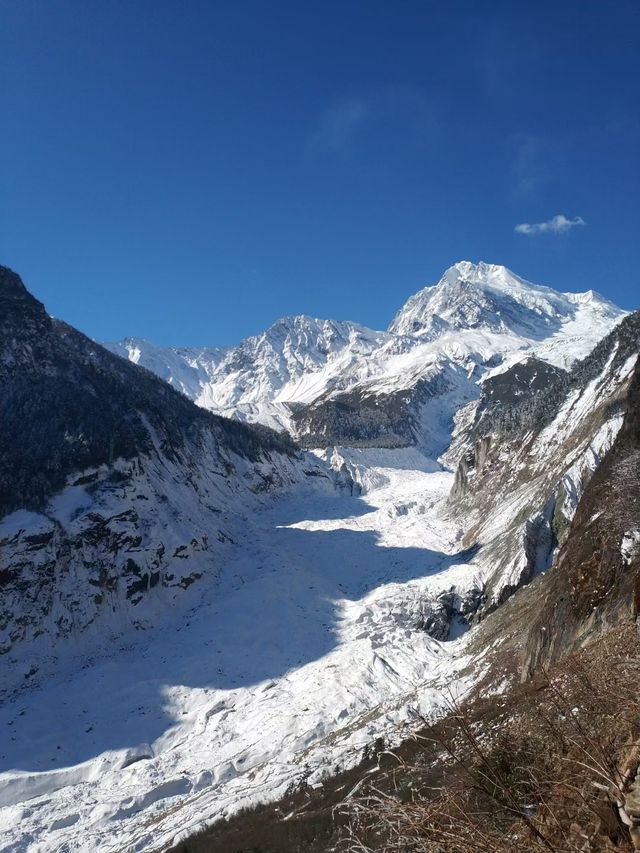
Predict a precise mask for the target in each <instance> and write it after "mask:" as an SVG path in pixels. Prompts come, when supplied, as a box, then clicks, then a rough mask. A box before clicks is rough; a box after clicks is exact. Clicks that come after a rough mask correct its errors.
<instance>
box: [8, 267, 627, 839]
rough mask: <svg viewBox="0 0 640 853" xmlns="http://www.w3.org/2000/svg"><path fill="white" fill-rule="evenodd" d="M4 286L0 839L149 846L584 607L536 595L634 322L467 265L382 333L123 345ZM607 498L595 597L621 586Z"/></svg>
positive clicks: (531, 655) (503, 680) (319, 758)
mask: <svg viewBox="0 0 640 853" xmlns="http://www.w3.org/2000/svg"><path fill="white" fill-rule="evenodd" d="M0 285H1V287H0V299H2V300H3V302H2V306H3V316H2V318H0V322H2V324H3V325H2V328H1V329H0V333H1V335H2V345H3V352H4V354H5V355H4V360H3V366H2V369H3V370H4V371H5V372H4V379H5V381H4V382H3V391H2V395H3V396H2V406H3V412H4V413H5V414H6V417H3V420H2V422H0V430H1V431H2V432H1V436H2V442H1V444H0V451H1V452H2V454H3V457H2V458H3V465H4V467H3V471H4V473H3V474H2V475H0V476H1V477H2V478H3V479H2V490H1V492H0V494H1V496H2V500H3V507H4V517H3V518H2V520H1V521H0V545H1V547H2V559H3V563H2V567H1V569H2V574H1V575H0V578H1V581H2V584H3V593H4V594H3V599H2V623H1V625H0V628H1V629H2V631H3V642H4V652H5V654H4V656H3V662H4V663H5V667H4V669H3V672H2V688H3V690H4V691H5V695H6V696H7V699H6V701H5V702H4V705H3V707H2V708H0V728H1V729H2V730H3V731H4V732H6V733H7V735H8V737H7V738H6V740H5V743H4V744H3V747H2V750H0V804H2V806H3V807H2V809H1V810H0V839H2V843H3V844H5V846H7V847H8V849H11V850H31V849H33V850H39V849H65V850H67V851H80V850H87V849H91V850H100V851H111V850H125V849H126V850H154V849H157V850H161V849H166V847H167V846H168V845H170V844H172V843H174V842H176V841H177V840H179V839H180V838H183V837H185V836H190V835H191V834H192V833H195V832H196V831H197V830H198V829H199V828H202V826H204V825H207V824H209V823H211V822H215V821H216V820H219V819H220V818H223V817H231V816H232V815H233V814H234V813H236V812H237V811H238V810H239V809H240V808H242V807H245V806H255V805H256V804H257V803H259V802H264V801H273V800H277V799H278V798H279V797H281V796H282V795H284V794H285V792H287V791H288V790H291V789H292V788H293V787H296V788H297V789H299V790H300V791H302V792H307V793H309V792H313V791H320V790H321V789H322V788H323V786H327V789H329V787H330V786H331V784H332V783H331V782H330V781H329V780H328V777H330V776H331V775H332V774H334V773H336V772H339V771H343V770H345V769H348V768H354V767H357V765H358V763H359V761H360V760H361V758H362V756H363V754H367V755H370V754H371V752H372V749H374V747H373V746H372V745H373V744H375V743H376V742H377V743H378V744H380V743H385V744H386V745H387V746H388V745H393V744H397V743H399V742H400V741H401V740H402V739H403V738H404V737H406V736H408V735H409V734H410V733H411V732H412V731H413V730H414V729H415V728H416V726H418V725H420V721H421V720H424V719H434V718H435V717H437V716H438V715H439V714H442V713H443V711H444V710H446V705H447V702H448V701H450V698H451V697H452V696H457V697H459V699H460V700H461V701H462V700H463V699H464V697H465V696H472V695H473V691H474V690H477V689H478V688H479V686H481V685H482V689H483V690H488V691H496V690H498V689H506V685H507V684H508V683H509V680H510V679H513V678H515V679H516V680H517V679H518V678H519V677H520V674H521V673H525V674H527V673H531V672H534V671H535V670H536V669H537V667H538V665H539V663H540V662H541V661H547V660H555V659H556V658H557V655H558V654H559V655H560V656H561V655H562V653H563V650H565V649H570V648H573V646H572V645H571V643H575V642H579V641H580V637H582V636H583V634H582V633H581V632H583V629H584V631H586V632H587V633H588V632H589V631H591V630H592V631H593V632H595V633H597V631H599V630H600V629H601V627H602V626H603V625H605V624H608V622H607V620H608V619H609V618H610V617H609V615H606V616H605V615H603V617H602V618H600V617H597V616H594V617H591V616H589V614H588V613H587V612H586V610H585V614H584V618H582V617H581V620H582V621H580V620H578V621H575V622H571V620H570V619H569V618H567V617H566V612H565V610H563V609H562V607H564V608H566V607H568V606H569V605H568V604H563V605H562V607H561V608H560V609H559V610H558V609H557V606H556V599H554V597H553V596H554V595H556V593H549V595H550V596H551V597H550V598H547V599H544V602H545V603H544V605H541V604H540V602H542V601H543V598H542V597H541V595H540V593H539V592H537V590H540V589H543V590H544V589H551V587H548V586H547V585H548V584H551V583H552V581H551V580H549V579H552V578H553V577H557V576H558V574H557V572H558V571H559V567H560V565H561V562H562V560H566V559H567V558H566V557H565V556H563V555H566V554H567V553H571V551H572V546H571V543H572V542H573V541H575V540H574V539H573V538H572V531H573V530H574V528H575V526H576V525H579V524H585V523H586V522H585V521H584V513H583V507H584V506H586V504H585V501H587V500H590V498H588V495H590V494H592V489H593V488H595V486H592V484H595V483H597V478H596V477H595V476H594V472H596V474H597V475H598V476H600V475H599V474H598V472H600V471H606V470H607V467H606V466H607V465H608V464H611V463H610V462H609V461H608V460H611V459H614V458H615V454H616V453H618V450H617V448H619V447H620V446H621V442H627V444H625V445H624V446H625V447H627V446H630V445H629V444H628V442H629V441H630V440H631V439H629V437H628V436H629V430H633V423H634V422H635V421H634V420H633V418H634V417H635V414H634V412H635V411H636V407H637V401H636V397H637V395H636V392H635V391H634V389H635V388H636V386H637V366H636V363H637V356H638V351H639V349H640V341H639V333H638V332H639V330H638V315H630V316H628V317H624V312H621V311H620V310H619V309H617V308H616V307H615V306H613V305H611V303H608V302H607V301H606V300H603V299H602V298H601V297H598V296H597V295H596V294H593V293H587V294H560V293H558V292H555V291H552V290H550V289H548V288H542V287H538V286H535V285H530V284H528V283H526V282H524V281H523V280H522V279H519V278H518V277H517V276H515V275H514V274H512V273H510V272H509V271H507V270H505V269H504V268H503V267H495V266H491V265H486V264H480V265H472V264H468V263H461V264H457V265H456V266H455V267H452V268H451V269H450V270H449V271H447V273H446V274H445V275H444V277H443V279H442V280H441V281H440V282H439V283H438V285H436V286H434V287H433V288H426V289H425V290H424V291H421V292H420V293H419V294H417V295H416V296H415V297H413V298H412V299H411V300H410V301H409V303H408V304H407V306H405V308H404V309H403V310H402V311H401V312H400V314H399V315H398V316H397V317H396V319H395V320H394V322H393V324H392V325H391V327H390V330H389V331H388V332H384V333H376V332H370V331H368V330H364V329H362V327H358V326H356V325H355V324H348V323H347V324H344V323H337V322H334V321H327V322H326V323H325V322H321V321H312V320H309V319H308V318H293V319H290V320H286V321H282V323H281V324H277V325H276V327H273V328H272V329H271V330H269V331H268V332H267V333H265V335H263V336H260V337H259V338H255V339H250V340H249V341H247V342H245V343H244V344H243V345H241V347H240V348H238V349H237V350H232V351H219V350H208V351H206V352H203V351H198V352H196V351H187V350H180V351H176V350H171V351H168V352H167V351H162V350H159V349H157V348H156V349H154V350H153V351H152V350H151V349H150V348H149V347H146V345H138V344H134V343H131V342H129V343H127V344H126V345H124V350H123V348H122V347H115V349H116V350H119V351H123V352H124V353H125V354H126V355H127V357H128V358H127V359H121V358H118V357H117V356H115V355H113V354H111V353H109V352H107V351H106V350H104V349H103V348H102V347H100V346H98V345H96V344H95V343H93V342H91V341H89V340H88V339H87V338H85V337H84V336H82V335H81V334H80V333H79V332H76V331H75V330H73V329H71V328H70V327H68V326H66V325H65V324H62V323H60V322H58V321H55V320H52V319H51V318H49V317H48V316H47V315H46V312H45V311H44V309H43V308H42V306H41V305H40V304H39V303H38V302H37V300H35V299H34V298H33V297H31V296H30V295H29V294H28V293H27V292H26V291H25V290H24V288H23V286H22V284H21V282H20V281H19V279H18V278H17V277H16V276H15V275H14V274H12V273H10V272H9V271H7V270H3V271H2V277H1V279H0ZM136 347H137V349H136ZM590 350H592V351H591V352H590ZM152 356H153V357H152ZM149 359H151V361H152V362H153V363H151V361H149ZM130 361H134V362H140V364H131V363H130ZM145 362H147V363H148V364H149V366H150V367H152V368H153V370H154V371H155V372H156V373H158V374H161V375H163V376H164V378H165V379H168V380H170V384H172V385H174V386H178V388H180V389H181V390H182V391H185V392H187V393H188V394H189V395H190V396H191V397H192V398H194V399H195V400H197V401H198V402H199V403H200V404H202V405H200V406H196V405H194V403H193V402H191V401H190V400H189V399H187V397H186V396H185V395H184V394H182V393H179V392H178V391H177V390H175V389H172V388H170V387H169V384H167V383H166V382H164V381H162V380H161V379H160V378H159V377H157V376H155V375H153V374H152V373H150V372H149V371H147V370H145V369H143V367H141V366H140V365H141V364H144V363H145ZM178 377H180V378H178ZM204 404H206V405H207V406H209V407H210V408H213V409H214V410H216V411H224V412H226V413H229V414H233V415H234V416H236V418H237V419H236V420H233V421H229V420H227V419H225V418H222V417H220V416H219V415H216V414H214V413H212V412H210V411H206V410H205V408H204V407H203V405H204ZM261 417H264V418H265V419H266V420H267V421H268V422H270V423H272V424H277V425H279V426H284V425H286V426H287V427H288V429H289V430H291V432H292V433H293V435H294V436H295V437H296V438H297V440H298V441H299V442H301V443H303V444H305V445H306V446H307V447H311V448H313V452H309V451H301V450H299V449H298V448H297V447H296V446H295V445H294V444H293V443H292V441H291V439H290V438H288V437H287V436H283V435H282V434H277V433H275V432H273V431H271V430H269V429H265V428H264V427H255V426H252V425H250V424H243V423H240V422H239V421H238V419H241V420H253V419H260V418H261ZM625 436H626V437H625ZM338 438H339V439H340V440H339V441H338V440H337V439H338ZM603 460H604V464H603ZM625 460H626V461H624V462H621V463H620V464H621V465H622V468H623V469H624V471H626V472H627V474H626V476H629V477H632V478H633V477H634V476H635V474H634V470H635V469H634V468H633V464H632V463H629V461H628V459H627V457H626V456H625ZM629 465H631V467H629ZM621 470H622V469H621ZM602 488H603V489H605V491H606V486H603V487H602ZM604 499H605V498H604V497H603V495H601V496H600V497H599V498H598V500H600V501H604ZM627 510H628V511H627V512H626V515H624V518H625V521H624V525H623V526H624V530H618V527H612V528H611V529H612V530H614V531H615V532H614V533H612V537H613V538H612V539H611V541H610V543H609V545H608V546H607V547H609V548H610V549H613V551H615V549H616V548H617V549H618V552H619V553H620V555H621V557H620V560H622V561H623V562H620V560H618V561H617V562H616V563H615V567H613V564H612V568H611V571H610V572H609V574H607V575H606V577H604V576H603V578H602V579H601V580H602V583H601V582H600V580H599V581H598V583H597V584H595V585H594V590H593V595H596V593H597V590H599V589H601V588H602V589H603V590H606V589H607V588H608V587H607V583H609V581H610V579H611V577H613V578H614V581H611V583H609V586H611V584H612V583H615V584H618V583H620V584H621V586H620V589H621V590H622V589H623V587H624V589H625V590H628V589H630V587H629V585H628V584H627V581H626V580H624V577H625V576H624V569H623V568H622V567H623V565H627V563H625V562H624V560H626V559H627V556H629V555H630V556H629V559H630V560H634V559H635V558H636V556H635V555H636V550H634V549H636V544H637V536H636V527H635V526H634V518H635V515H634V513H635V508H634V505H630V507H627ZM597 512H598V510H597V509H595V510H594V511H593V512H591V514H590V516H589V518H591V516H595V515H596V513H597ZM593 521H594V523H595V522H596V521H597V519H594V520H593ZM620 523H622V522H620ZM594 529H595V528H594ZM604 530H605V528H604V527H603V535H604ZM618 539H620V542H618V541H617V540H618ZM585 541H590V540H585ZM613 551H612V552H613ZM607 553H609V552H607ZM558 555H560V561H561V562H560V563H557V560H558ZM551 567H553V568H551ZM575 571H579V569H575ZM554 572H556V575H554ZM605 574H606V573H605ZM597 576H598V577H600V575H597ZM607 578H609V580H607ZM577 582H578V580H576V583H577ZM625 584H627V585H626V586H625ZM571 588H572V589H573V587H571ZM530 593H531V596H530V595H529V594H530ZM626 594H627V593H626V592H623V593H621V598H620V600H621V601H622V600H623V599H624V595H626ZM566 595H567V593H566V591H563V592H558V593H557V596H558V599H562V600H563V601H565V600H566ZM563 596H564V598H563ZM587 597H588V596H585V597H584V601H585V602H586V600H587ZM605 597H606V594H605ZM581 600H582V598H581ZM594 601H596V599H594ZM523 602H525V603H526V607H525V610H522V607H523ZM596 604H597V606H596V608H595V611H594V612H602V613H603V614H604V613H606V614H608V613H609V611H599V610H598V607H599V605H598V602H597V601H596ZM539 607H540V609H538V608H539ZM584 607H585V608H586V607H587V605H586V604H584ZM556 612H557V618H556V622H555V623H552V622H544V623H541V622H540V620H541V619H545V620H548V619H550V614H551V613H556ZM510 614H512V615H510ZM513 614H515V615H513ZM520 614H524V615H520ZM590 619H591V622H590V621H589V620H590ZM553 625H555V626H557V630H556V628H555V627H553ZM572 626H573V627H572ZM580 626H582V627H580ZM584 626H587V627H584ZM551 627H553V637H558V638H561V637H563V638H564V639H558V640H557V641H553V640H546V639H545V638H546V634H545V631H547V630H551ZM527 632H529V633H527ZM563 632H564V634H563ZM541 638H542V639H541ZM554 642H555V645H554ZM506 660H508V661H510V662H511V664H510V665H511V669H509V667H507V666H506V664H505V661H506ZM514 662H515V663H514ZM52 719H53V720H55V721H56V722H55V724H53V725H52V724H51V720H52ZM374 751H375V750H374ZM349 772H351V771H349ZM306 795H307V794H304V796H306ZM291 826H293V827H294V830H292V832H294V834H295V831H297V830H295V826H298V824H297V823H296V822H295V821H292V822H291ZM292 837H293V836H292ZM87 839H90V841H89V842H88V841H87ZM292 843H293V842H292ZM87 844H90V845H91V846H90V847H88V846H87ZM217 849H221V850H222V849H236V848H225V847H219V848H217ZM237 849H243V848H242V847H238V848H237ZM264 849H265V850H270V849H271V848H269V847H265V848H264ZM274 849H275V848H274ZM278 849H280V848H278ZM291 849H294V848H293V847H292V848H291Z"/></svg>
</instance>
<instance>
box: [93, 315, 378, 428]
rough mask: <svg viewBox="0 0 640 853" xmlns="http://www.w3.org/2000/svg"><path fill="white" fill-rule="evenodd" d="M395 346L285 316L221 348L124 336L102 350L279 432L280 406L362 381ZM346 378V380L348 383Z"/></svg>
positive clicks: (349, 329)
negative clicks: (377, 356) (370, 361)
mask: <svg viewBox="0 0 640 853" xmlns="http://www.w3.org/2000/svg"><path fill="white" fill-rule="evenodd" d="M389 343H391V344H392V345H393V344H394V343H395V341H394V340H393V338H392V336H390V335H388V334H386V333H384V332H374V331H372V330H371V329H367V328H365V327H364V326H359V325H357V324H356V323H349V322H340V321H337V320H316V319H314V318H313V317H306V316H298V317H284V318H283V319H281V320H279V321H278V322H277V323H274V324H273V326H271V327H270V328H268V329H267V330H266V332H263V333H262V334H261V335H256V336H255V337H251V338H247V339H246V340H244V341H242V343H241V344H240V345H239V346H237V347H231V348H228V349H215V348H201V349H195V348H194V349H190V348H187V347H179V348H178V347H166V348H162V347H158V346H155V345H154V344H151V343H149V342H147V341H142V340H139V339H136V338H126V339H125V340H124V341H121V342H120V343H115V344H106V345H105V346H106V347H107V348H108V349H110V350H111V351H112V352H115V353H117V354H118V355H122V356H124V357H125V358H128V359H130V360H131V361H133V362H135V363H136V364H140V365H141V366H143V367H146V368H148V369H149V370H152V371H153V372H154V373H156V374H157V375H158V376H161V377H162V378H163V379H165V380H166V381H167V382H169V383H170V384H171V385H174V386H175V387H176V388H178V389H179V390H180V391H182V392H183V393H185V394H187V396H189V397H191V398H192V399H193V400H194V401H195V402H196V403H197V404H198V405H199V406H202V407H204V408H206V409H209V410H211V411H214V412H217V413H218V414H222V415H225V416H227V417H236V418H239V419H241V420H251V421H261V422H262V423H266V424H268V425H270V426H275V427H278V428H282V427H283V426H287V425H288V424H289V422H290V412H289V409H288V406H287V403H289V402H290V401H296V402H307V401H310V400H313V399H314V398H315V397H316V396H317V395H318V394H319V393H320V392H321V391H325V390H326V389H327V388H331V387H334V386H340V385H341V384H342V383H343V382H345V381H355V379H357V378H358V377H361V376H363V375H367V367H366V359H367V357H368V356H370V355H371V354H372V353H377V352H379V351H380V350H381V349H382V350H384V349H385V346H386V345H388V344H389ZM347 378H348V379H347Z"/></svg>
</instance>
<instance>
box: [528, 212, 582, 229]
mask: <svg viewBox="0 0 640 853" xmlns="http://www.w3.org/2000/svg"><path fill="white" fill-rule="evenodd" d="M586 224H587V223H586V222H585V221H584V219H583V218H582V217H581V216H576V217H575V218H574V219H567V217H566V216H565V215H564V214H563V213H558V214H557V215H556V216H554V217H553V218H552V219H549V220H547V222H534V223H533V224H530V223H529V222H522V223H521V224H520V225H516V227H515V229H514V230H515V232H516V234H564V233H565V231H570V230H571V229H572V228H575V227H576V226H578V225H586Z"/></svg>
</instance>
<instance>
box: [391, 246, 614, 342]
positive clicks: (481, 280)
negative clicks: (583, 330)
mask: <svg viewBox="0 0 640 853" xmlns="http://www.w3.org/2000/svg"><path fill="white" fill-rule="evenodd" d="M581 308H583V309H588V310H591V311H595V312H597V313H601V314H605V315H607V316H608V317H610V318H611V319H614V318H621V317H622V316H623V314H624V312H623V311H621V310H620V309H619V308H617V307H616V306H615V305H613V303H611V302H608V300H606V299H604V298H603V297H601V296H599V295H598V294H597V293H595V292H594V291H588V292H587V293H560V292H559V291H557V290H554V289H553V288H551V287H545V286H543V285H540V284H533V283H532V282H529V281H526V279H524V278H521V277H520V276H518V275H516V274H515V273H514V272H512V271H511V270H509V269H507V267H505V266H501V265H500V264H489V263H486V262H484V261H480V262H479V263H473V262H471V261H459V262H458V263H456V264H454V265H453V266H451V267H449V269H448V270H446V272H445V273H444V275H443V276H442V278H441V279H440V281H439V282H438V283H437V284H435V285H432V286H431V287H425V288H423V289H422V290H420V291H418V293H416V294H415V295H414V296H412V297H411V298H410V299H409V300H408V301H407V302H406V304H405V305H404V307H403V308H402V309H401V310H400V311H399V313H398V314H397V315H396V317H395V318H394V320H393V322H392V324H391V326H390V327H389V331H391V332H393V333H395V334H403V335H414V336H415V335H417V336H419V337H422V338H425V339H427V340H430V339H433V338H435V337H438V336H439V335H441V334H442V333H444V332H446V331H448V330H459V331H463V330H467V329H483V330H486V331H492V332H507V333H509V332H515V333H516V334H518V335H522V336H525V337H532V338H539V337H541V336H546V335H548V334H549V332H550V331H551V330H552V329H553V327H557V326H558V325H559V324H562V323H563V322H566V321H568V320H571V319H574V318H575V316H576V314H577V312H578V311H579V310H580V309H581Z"/></svg>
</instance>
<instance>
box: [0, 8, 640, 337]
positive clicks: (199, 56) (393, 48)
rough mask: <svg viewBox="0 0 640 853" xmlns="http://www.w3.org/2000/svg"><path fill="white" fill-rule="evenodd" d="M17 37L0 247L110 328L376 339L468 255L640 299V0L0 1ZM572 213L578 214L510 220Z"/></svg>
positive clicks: (49, 291) (97, 325)
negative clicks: (319, 331) (310, 326)
mask: <svg viewBox="0 0 640 853" xmlns="http://www.w3.org/2000/svg"><path fill="white" fill-rule="evenodd" d="M0 26H1V31H2V51H0V97H1V103H0V107H1V112H0V115H1V116H2V130H1V132H0V191H1V198H2V204H1V207H0V262H2V263H5V264H8V265H9V266H11V267H13V268H14V269H16V270H17V271H18V272H20V273H21V275H22V276H23V278H24V279H25V281H26V283H27V285H28V286H29V287H30V289H31V290H32V291H33V292H34V293H35V294H36V295H37V296H38V297H39V298H40V299H42V300H43V301H44V302H45V304H46V305H47V307H48V309H49V311H50V312H51V313H53V314H55V315H56V316H59V317H62V318H64V319H66V320H67V321H69V322H71V323H73V324H74V325H76V326H78V327H79V328H80V329H82V330H83V331H85V332H86V333H88V334H90V335H91V336H92V337H95V338H97V339H102V340H105V339H106V340H108V339H116V338H121V337H123V336H125V335H129V334H132V335H140V336H144V337H147V338H150V339H151V340H155V341H157V342H159V343H176V344H187V343H191V344H229V343H233V342H236V341H238V340H239V339H240V338H242V337H244V336H246V335H248V334H253V333H256V332H258V331H260V330H261V329H263V328H265V327H266V326H267V325H269V324H270V323H271V322H273V321H274V320H275V319H277V318H278V317H279V316H282V315H285V314H297V313H307V314H313V315H316V316H320V317H322V316H324V317H337V318H343V319H354V320H358V321H359V322H362V323H365V324H367V325H370V326H373V327H377V328H380V327H384V326H386V325H387V324H388V322H389V321H390V319H391V317H392V316H393V314H394V313H395V311H396V310H397V309H398V308H399V306H400V305H401V304H402V303H403V302H404V300H405V299H406V298H407V297H408V296H409V295H410V294H411V293H413V292H414V291H416V290H418V289H419V288H420V287H422V286H424V285H425V284H431V283H434V282H435V281H437V279H438V278H439V276H440V274H441V273H442V271H443V270H444V269H445V268H446V267H448V266H450V265H451V264H452V263H453V262H455V261H456V260H460V259H470V260H487V261H491V262H496V263H504V264H506V265H507V266H509V267H510V268H511V269H513V270H515V271H516V272H518V273H519V274H520V275H522V276H524V277H525V278H529V279H530V280H533V281H537V282H540V283H543V284H549V285H552V286H554V287H557V288H559V289H561V290H586V289H589V288H594V289H596V290H599V291H600V292H602V293H604V294H605V295H607V296H608V297H609V298H611V299H613V300H614V301H616V302H618V303H619V304H621V305H623V306H625V307H628V308H631V307H637V306H638V305H639V304H640V284H639V281H638V274H637V269H638V261H637V257H638V252H639V246H638V243H639V240H638V237H639V230H640V229H639V225H640V216H639V213H640V171H639V165H638V163H639V156H638V155H639V150H640V119H639V115H638V84H639V82H640V52H639V51H638V44H639V43H640V3H638V2H637V0H632V2H627V0H611V2H604V0H602V2H598V0H576V2H565V1H564V0H555V2H545V0H531V2H518V0H508V2H488V0H487V2H456V0H450V2H444V3H443V2H425V0H422V2H402V0H400V2H397V3H391V2H376V0H362V2H350V0H341V2H322V3H320V2H313V0H305V2H299V1H297V2H280V0H276V2H213V0H206V1H205V2H199V0H180V2H178V0H174V2H166V0H109V2H99V0H56V2H47V0H38V2H33V0H3V2H2V4H1V5H0ZM559 214H562V215H564V216H566V217H568V218H570V219H572V220H573V218H574V217H581V218H582V219H583V220H584V222H585V223H586V224H578V225H575V226H574V227H571V228H566V229H565V230H564V231H562V232H561V233H557V232H556V231H553V230H551V229H548V230H543V231H541V233H516V232H515V230H514V229H515V226H516V225H518V224H522V223H528V224H536V223H543V222H548V221H549V220H551V219H552V217H554V216H557V215H559ZM524 230H526V229H524Z"/></svg>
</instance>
